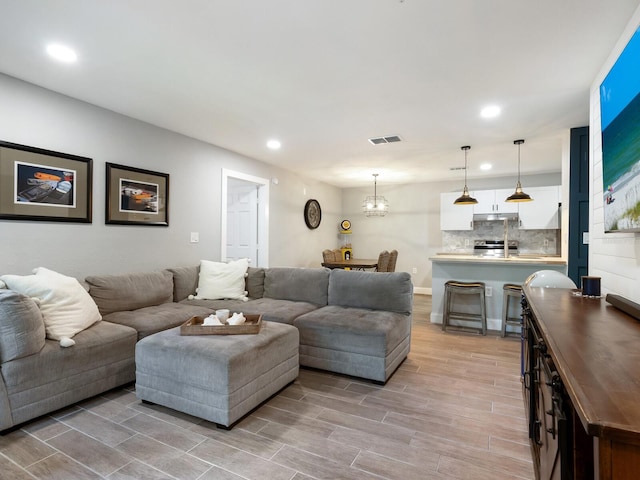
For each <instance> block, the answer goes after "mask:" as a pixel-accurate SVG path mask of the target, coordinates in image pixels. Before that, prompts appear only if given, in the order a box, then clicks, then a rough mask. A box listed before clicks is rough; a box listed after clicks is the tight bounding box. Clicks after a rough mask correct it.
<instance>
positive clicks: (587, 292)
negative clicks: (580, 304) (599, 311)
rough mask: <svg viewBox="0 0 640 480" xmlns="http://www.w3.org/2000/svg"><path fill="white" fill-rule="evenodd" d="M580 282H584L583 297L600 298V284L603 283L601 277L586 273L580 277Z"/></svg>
mask: <svg viewBox="0 0 640 480" xmlns="http://www.w3.org/2000/svg"><path fill="white" fill-rule="evenodd" d="M580 283H581V284H582V296H583V297H595V298H600V284H601V278H600V277H594V276H591V275H584V276H582V277H580Z"/></svg>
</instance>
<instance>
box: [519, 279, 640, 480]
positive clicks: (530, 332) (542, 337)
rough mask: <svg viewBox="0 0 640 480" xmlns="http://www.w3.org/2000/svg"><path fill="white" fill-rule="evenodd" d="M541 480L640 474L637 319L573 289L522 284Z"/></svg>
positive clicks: (528, 398)
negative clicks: (583, 295)
mask: <svg viewBox="0 0 640 480" xmlns="http://www.w3.org/2000/svg"><path fill="white" fill-rule="evenodd" d="M523 294H524V295H523V302H522V303H523V320H524V325H525V328H524V331H523V332H524V334H523V337H524V349H523V360H524V363H523V365H524V377H523V394H524V400H525V406H526V407H527V417H528V422H529V437H530V441H531V449H532V455H533V459H534V467H535V469H536V477H537V478H544V479H547V478H553V479H560V478H562V479H565V478H577V479H592V478H594V479H616V480H623V479H638V478H640V321H638V320H636V319H634V318H633V317H631V316H629V315H627V314H625V313H623V312H622V311H620V310H618V309H616V308H615V307H613V306H612V305H609V304H608V303H607V302H605V300H604V299H600V298H586V297H582V296H579V295H576V294H575V291H573V290H570V289H560V288H539V287H529V286H525V287H524V289H523Z"/></svg>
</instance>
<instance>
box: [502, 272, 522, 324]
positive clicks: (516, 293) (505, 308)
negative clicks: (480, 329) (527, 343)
mask: <svg viewBox="0 0 640 480" xmlns="http://www.w3.org/2000/svg"><path fill="white" fill-rule="evenodd" d="M502 294H503V297H504V299H503V301H502V332H501V335H502V336H503V337H506V336H509V335H517V336H518V337H519V336H520V335H521V331H522V317H510V316H509V310H510V303H511V300H515V301H516V302H517V304H518V305H519V304H520V302H521V301H522V286H521V285H516V284H513V283H505V284H504V285H503V287H502ZM507 326H511V327H518V328H519V331H507Z"/></svg>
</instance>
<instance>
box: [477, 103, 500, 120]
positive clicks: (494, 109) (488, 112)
mask: <svg viewBox="0 0 640 480" xmlns="http://www.w3.org/2000/svg"><path fill="white" fill-rule="evenodd" d="M498 115H500V107H499V106H497V105H488V106H486V107H484V108H483V109H482V110H480V116H481V117H482V118H495V117H497V116H498Z"/></svg>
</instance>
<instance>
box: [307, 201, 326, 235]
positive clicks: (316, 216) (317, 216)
mask: <svg viewBox="0 0 640 480" xmlns="http://www.w3.org/2000/svg"><path fill="white" fill-rule="evenodd" d="M320 220H322V210H321V209H320V204H319V203H318V201H317V200H313V199H311V200H307V203H305V205H304V223H306V224H307V227H309V228H310V229H312V230H313V229H314V228H318V226H319V225H320Z"/></svg>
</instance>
